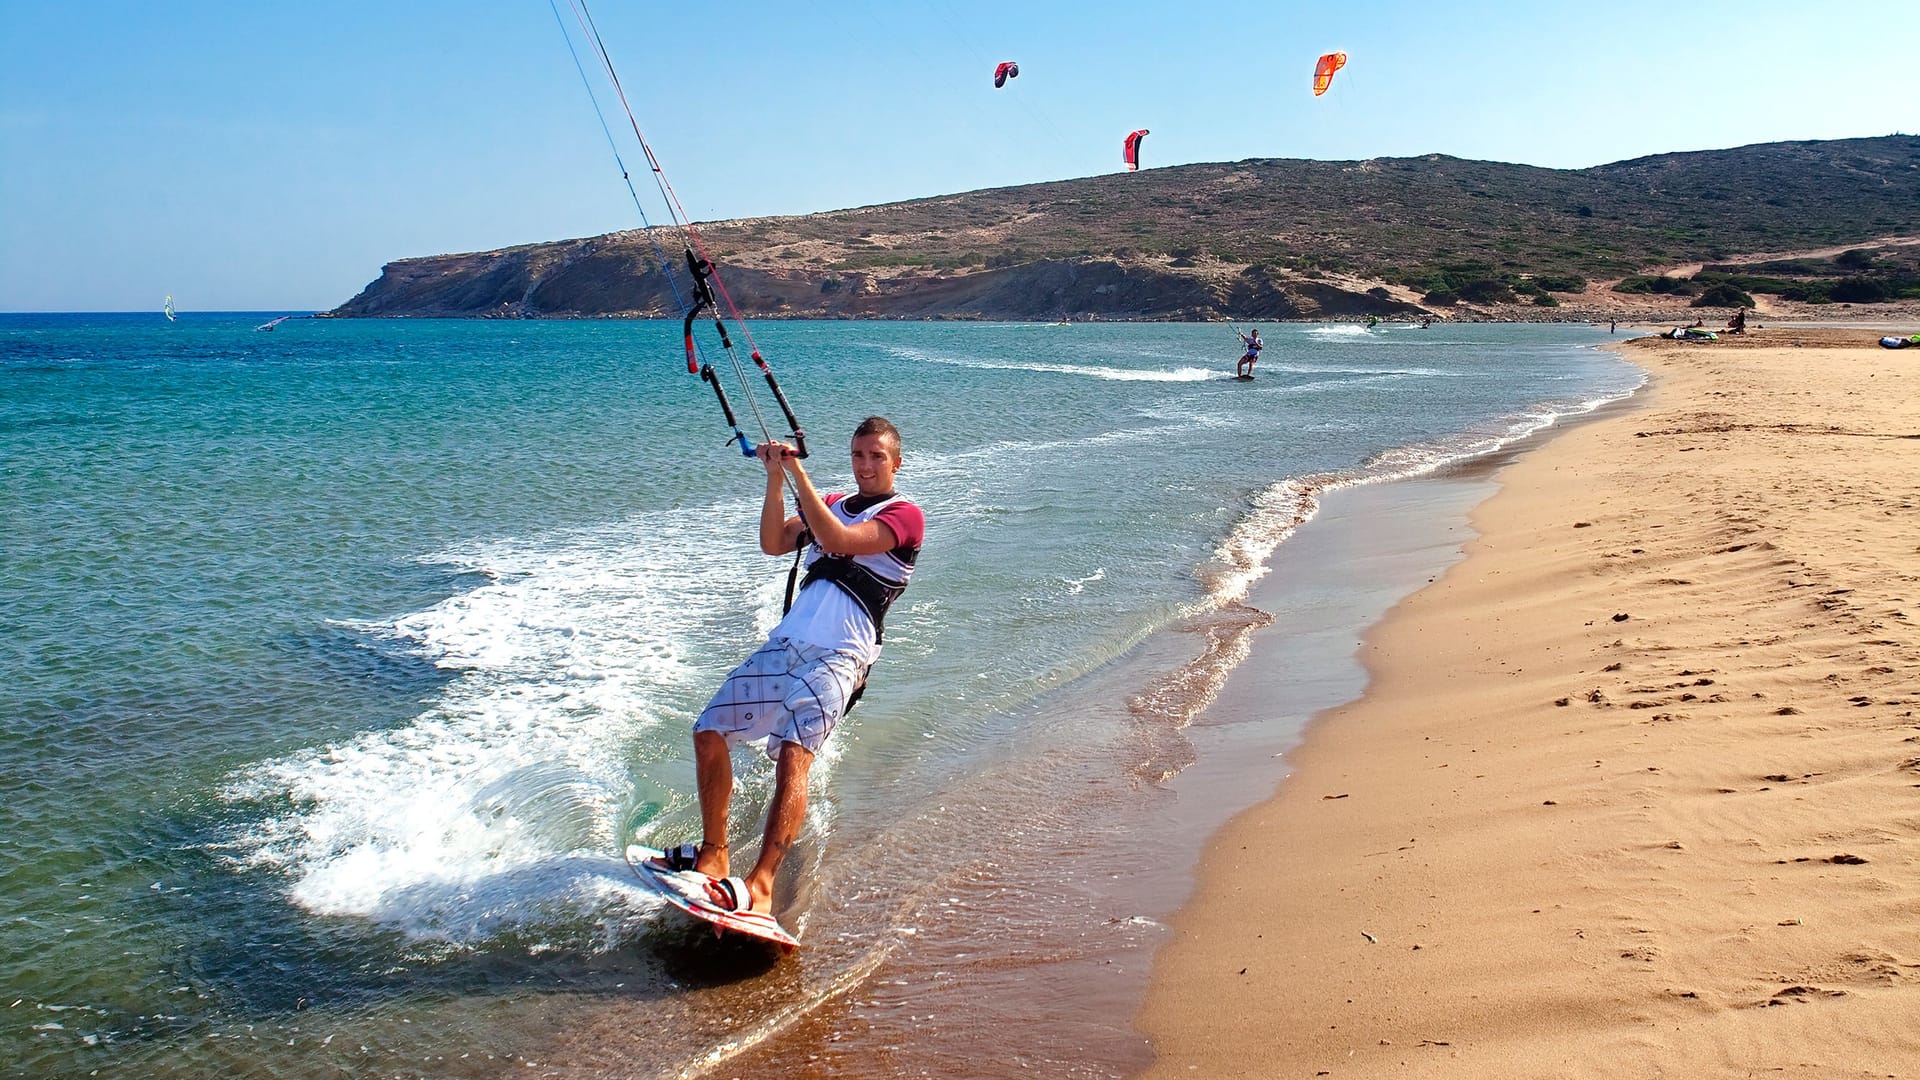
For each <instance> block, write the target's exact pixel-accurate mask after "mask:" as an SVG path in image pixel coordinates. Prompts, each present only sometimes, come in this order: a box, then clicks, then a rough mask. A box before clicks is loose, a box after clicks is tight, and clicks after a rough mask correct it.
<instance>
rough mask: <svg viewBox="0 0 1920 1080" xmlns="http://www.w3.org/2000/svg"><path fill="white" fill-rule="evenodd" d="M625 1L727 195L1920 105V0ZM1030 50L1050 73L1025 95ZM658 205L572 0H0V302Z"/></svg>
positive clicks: (469, 243) (1905, 115)
mask: <svg viewBox="0 0 1920 1080" xmlns="http://www.w3.org/2000/svg"><path fill="white" fill-rule="evenodd" d="M561 10H562V12H563V13H564V12H566V6H565V0H561ZM1828 11H1831V12H1832V14H1829V13H1828ZM593 14H594V16H595V18H596V19H597V20H598V22H599V25H600V29H601V32H602V35H603V37H604V39H605V41H606V43H607V47H608V50H609V51H610V52H611V53H612V55H613V59H614V63H615V65H616V67H617V68H618V70H619V71H620V74H621V77H622V79H623V81H624V82H625V84H626V87H627V91H628V95H629V98H630V100H631V101H632V103H633V107H634V111H635V113H636V115H637V116H638V118H639V120H640V124H641V128H642V130H643V131H644V132H645V133H646V135H647V137H648V139H649V141H650V142H652V144H653V146H654V149H655V150H656V152H658V154H659V155H660V158H661V161H662V164H663V165H664V166H665V168H666V171H667V175H668V177H669V179H671V180H672V182H673V184H674V186H675V188H676V189H677V190H678V192H679V194H680V196H681V198H682V200H683V202H684V203H685V205H686V207H687V209H688V211H689V212H690V213H692V214H693V216H694V217H695V218H696V219H701V220H704V219H710V218H723V217H739V216H748V215H759V214H792V213H807V212H811V211H818V210H832V209H838V208H842V207H849V206H861V205H866V204H871V203H878V202H888V201H892V200H896V199H907V198H915V197H919V196H927V195H939V194H945V193H950V192H957V191H967V190H971V189H974V188H981V187H993V186H1000V185H1005V184H1018V183H1027V182H1031V181H1042V180H1058V179H1065V178H1070V177H1079V176H1088V175H1092V174H1096V173H1101V172H1108V171H1113V170H1116V169H1118V168H1119V167H1120V160H1119V158H1120V140H1121V138H1122V136H1124V135H1125V134H1126V133H1127V132H1128V131H1130V130H1132V129H1134V128H1141V127H1144V128H1149V129H1151V130H1152V132H1153V134H1152V135H1151V136H1149V137H1148V139H1147V143H1146V149H1145V152H1144V159H1145V162H1146V164H1147V165H1148V167H1157V166H1166V165H1175V164H1183V163H1187V162H1196V161H1232V160H1238V159H1241V158H1249V157H1304V158H1322V159H1357V158H1370V157H1383V156H1405V155H1414V154H1423V153H1430V152H1438V153H1445V154H1452V155H1456V156H1459V157H1467V158H1485V159H1492V160H1498V161H1513V162H1523V163H1527V164H1532V165H1544V166H1551V167H1555V168H1578V167H1583V166H1588V165H1596V164H1601V163H1604V162H1609V161H1618V160H1622V159H1625V158H1631V157H1638V156H1641V155H1645V154H1656V153H1664V152H1668V151H1676V150H1700V149H1712V148H1719V147H1728V146H1738V145H1742V144H1746V143H1753V142H1768V141H1774V140H1781V139H1820V138H1845V137H1854V136H1868V135H1886V134H1891V133H1893V132H1896V131H1904V132H1914V131H1916V130H1920V65H1916V64H1915V63H1914V61H1913V56H1912V53H1913V47H1914V42H1915V41H1916V40H1920V3H1914V2H1912V0H1886V2H1856V3H1849V4H1842V5H1836V6H1834V7H1832V8H1830V9H1826V8H1821V7H1819V6H1818V5H1812V4H1807V3H1805V2H1804V0H1800V2H1775V0H1746V2H1729V3H1722V2H1718V0H1659V2H1642V0H1616V2H1612V3H1607V2H1601V3H1594V4H1560V3H1553V2H1540V0H1532V2H1527V3H1513V4H1502V3H1460V4H1437V3H1432V2H1423V3H1414V2H1402V0H1378V2H1368V0H1318V2H1311V3H1293V2H1285V0H1213V2H1211V3H1204V4H1203V3H1190V2H1189V3H1172V2H1156V3H1130V2H1126V0H1106V2H1100V3H1092V2H1083V0H1055V2H1046V0H1023V2H1000V0H825V2H823V3H820V4H804V3H795V2H793V0H781V2H772V0H769V2H759V0H736V2H734V3H730V4H709V3H701V2H699V0H694V2H692V3H688V2H684V0H676V2H674V3H651V2H650V3H635V2H632V0H597V2H595V3H594V5H593ZM1334 49H1343V50H1345V51H1346V52H1347V53H1348V55H1349V57H1350V60H1349V63H1348V66H1347V68H1346V70H1345V71H1343V72H1341V73H1340V76H1339V78H1338V79H1337V80H1336V82H1335V85H1334V88H1333V91H1332V93H1330V94H1329V95H1328V96H1327V97H1325V98H1321V99H1317V100H1316V99H1315V98H1313V96H1312V95H1311V93H1310V92H1309V89H1308V86H1309V83H1310V81H1311V79H1310V76H1311V69H1312V65H1313V61H1314V58H1315V57H1317V56H1318V55H1319V54H1320V53H1322V52H1327V51H1331V50H1334ZM1002 59H1011V60H1016V61H1018V62H1019V64H1020V70H1021V75H1020V77H1019V79H1018V80H1016V81H1014V82H1013V83H1011V84H1009V85H1008V87H1007V88H1006V89H1004V90H1000V91H995V90H994V89H993V87H992V84H991V74H992V66H993V64H994V63H995V62H996V61H998V60H1002ZM590 73H591V72H590ZM614 115H615V117H618V116H619V114H618V113H617V112H616V113H615V114H614ZM620 120H621V122H624V118H623V117H622V118H620ZM622 150H623V153H625V154H626V158H627V162H628V164H629V166H638V165H640V164H641V162H640V155H639V153H638V152H637V150H633V149H632V148H631V147H630V146H629V145H627V144H623V146H622ZM651 194H652V192H651V186H650V185H649V186H648V187H646V188H643V189H642V195H643V196H650V195H651ZM646 206H647V212H648V213H649V214H650V215H654V216H655V218H656V220H658V219H659V216H660V215H659V214H657V213H656V211H657V209H658V208H657V206H656V205H655V204H654V203H653V202H648V203H647V204H646ZM637 224H638V219H637V215H636V213H635V211H634V208H633V206H632V204H631V202H630V201H629V200H628V197H627V193H626V189H625V187H624V186H623V185H622V184H621V183H620V180H619V174H618V172H617V171H616V169H615V166H614V164H613V159H612V155H611V153H610V152H609V150H608V148H607V145H606V141H605V139H604V137H603V136H602V135H601V133H600V129H599V125H598V122H597V121H596V120H595V119H594V115H593V110H592V107H591V105H590V103H589V101H588V98H587V96H586V90H585V89H583V87H582V85H581V83H580V79H579V76H578V74H577V73H576V72H575V70H574V68H573V62H572V60H571V59H569V57H568V54H567V50H566V44H565V39H564V38H563V37H562V36H561V31H560V28H559V25H558V24H557V23H556V22H555V20H554V16H553V13H552V12H551V11H550V10H549V8H548V6H547V2H546V0H467V2H460V3H455V2H451V0H382V2H377V3H376V2H370V0H330V2H326V3H316V4H279V3H262V2H258V0H255V2H251V3H245V4H241V3H225V2H213V0H207V2H199V0H178V2H175V3H170V4H156V3H151V2H143V3H118V2H105V0H103V2H97V3H72V4H61V3H43V2H37V0H36V2H28V0H0V310H10V311H112V310H152V309H157V308H158V306H159V304H160V300H161V298H162V297H163V296H165V295H167V294H169V293H171V294H172V295H173V296H174V297H175V298H176V304H177V306H178V307H179V308H180V310H182V311H192V310H257V311H294V310H312V309H320V308H328V307H332V306H334V305H335V304H338V303H340V302H342V301H344V300H346V299H347V298H348V297H349V296H351V295H352V294H354V293H355V292H357V291H358V290H359V289H360V288H361V287H362V286H363V285H365V284H366V283H367V282H368V281H370V280H372V279H373V278H374V277H375V276H376V275H377V274H378V273H379V271H380V266H381V264H382V263H384V262H386V261H387V260H389V259H394V258H400V257H405V256H411V255H431V254H438V253H442V252H452V251H473V250H484V249H487V248H494V247H504V246H507V245H511V244H520V243H528V242H532V241H539V240H553V239H560V238H564V237H572V236H587V235H593V234H597V233H602V232H608V231H611V230H614V229H621V228H630V227H633V226H635V225H637Z"/></svg>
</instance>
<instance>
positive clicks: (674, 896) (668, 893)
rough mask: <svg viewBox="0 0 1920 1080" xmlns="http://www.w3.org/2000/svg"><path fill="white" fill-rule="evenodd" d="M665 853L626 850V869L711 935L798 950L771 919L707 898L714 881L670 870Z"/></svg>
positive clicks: (637, 848) (631, 847)
mask: <svg viewBox="0 0 1920 1080" xmlns="http://www.w3.org/2000/svg"><path fill="white" fill-rule="evenodd" d="M665 859H666V855H665V853H664V852H661V851H657V850H655V849H653V848H650V847H646V846H644V845H642V844H629V845H628V846H627V865H628V866H630V867H632V868H633V876H634V877H636V878H638V879H639V880H640V884H641V885H642V886H644V887H646V889H647V890H648V891H649V892H652V893H654V894H655V895H657V896H659V897H660V899H662V900H665V901H666V902H667V903H669V904H671V905H673V906H674V907H676V908H679V909H680V910H681V911H684V912H686V913H687V914H689V915H691V916H693V917H694V918H696V919H699V920H701V921H702V922H707V923H711V924H713V932H714V933H715V934H716V935H718V934H723V933H725V932H727V931H729V930H730V931H732V932H734V933H736V934H745V935H747V936H748V937H752V938H758V939H760V940H761V941H770V942H772V943H774V944H775V945H779V946H780V947H782V948H784V949H786V950H787V951H788V952H791V951H793V950H794V949H797V948H799V947H800V939H799V938H796V937H794V936H793V935H792V934H789V933H787V931H786V928H785V927H783V926H781V925H780V923H779V921H778V920H777V919H775V918H774V917H773V916H771V915H763V914H760V913H759V912H755V911H728V910H727V909H725V908H723V907H721V906H719V905H718V904H715V903H714V902H713V901H712V900H711V899H709V898H708V897H707V882H709V881H713V880H714V879H713V878H710V877H708V876H707V875H705V874H703V873H701V872H699V871H698V870H669V869H668V868H667V865H666V862H665Z"/></svg>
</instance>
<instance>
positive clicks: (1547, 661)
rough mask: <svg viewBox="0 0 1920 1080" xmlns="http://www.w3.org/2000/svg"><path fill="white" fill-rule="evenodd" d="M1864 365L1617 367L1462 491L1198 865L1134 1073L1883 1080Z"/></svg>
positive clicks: (1885, 649)
mask: <svg viewBox="0 0 1920 1080" xmlns="http://www.w3.org/2000/svg"><path fill="white" fill-rule="evenodd" d="M1877 337H1878V333H1877V332H1874V331H1844V330H1792V329H1771V330H1768V331H1765V332H1761V333H1755V334H1753V335H1750V336H1749V337H1748V338H1747V339H1746V340H1741V339H1728V340H1724V341H1723V342H1721V343H1719V344H1715V345H1693V344H1686V343H1678V342H1656V341H1651V340H1647V341H1641V342H1635V343H1633V344H1630V345H1626V346H1623V350H1622V351H1624V352H1625V353H1626V354H1627V355H1628V357H1629V358H1630V359H1633V360H1634V361H1636V362H1638V363H1641V364H1643V365H1645V366H1646V367H1648V368H1649V369H1650V370H1651V371H1652V372H1653V373H1654V383H1653V385H1652V386H1651V388H1650V389H1649V390H1648V391H1646V392H1645V393H1644V394H1643V395H1642V396H1641V398H1639V399H1638V400H1639V402H1640V407H1639V408H1637V409H1634V410H1630V411H1626V412H1623V413H1620V414H1617V415H1614V416H1611V417H1607V418H1603V419H1600V420H1598V421H1596V422H1594V423H1590V424H1585V425H1578V426H1575V427H1572V428H1569V429H1567V430H1565V431H1564V432H1563V433H1561V434H1560V435H1559V436H1558V437H1556V438H1554V439H1553V440H1551V441H1550V442H1548V443H1547V444H1546V445H1545V446H1544V447H1542V448H1539V449H1537V450H1534V451H1531V452H1529V453H1526V454H1524V455H1522V456H1520V457H1519V458H1518V460H1516V461H1515V462H1513V463H1512V464H1510V465H1507V466H1506V467H1504V468H1503V469H1502V470H1501V471H1500V472H1499V474H1498V480H1499V483H1500V491H1499V493H1498V494H1496V495H1495V496H1493V497H1492V498H1491V499H1489V500H1488V501H1487V502H1486V503H1484V504H1482V505H1481V506H1480V507H1479V508H1478V509H1477V510H1476V511H1475V513H1474V516H1473V521H1474V526H1475V529H1476V530H1477V531H1478V533H1479V534H1480V538H1479V539H1478V540H1475V541H1473V542H1472V543H1471V544H1470V545H1469V549H1468V556H1467V558H1466V560H1465V561H1463V562H1461V563H1459V564H1457V565H1455V566H1454V567H1453V568H1452V569H1451V570H1449V571H1447V572H1446V573H1445V574H1444V575H1442V576H1440V577H1439V579H1438V581H1437V582H1436V583H1434V584H1432V585H1429V586H1428V587H1426V588H1424V589H1422V590H1421V591H1419V592H1418V593H1416V594H1414V595H1413V596H1411V597H1409V598H1408V599H1406V600H1404V601H1403V602H1401V603H1400V604H1399V605H1398V606H1397V607H1396V608H1395V609H1394V610H1393V612H1392V613H1391V614H1390V615H1389V616H1388V617H1387V619H1386V620H1385V621H1384V622H1382V623H1381V624H1380V625H1379V626H1377V627H1376V628H1375V629H1374V630H1372V631H1371V632H1370V633H1369V634H1368V635H1367V638H1366V642H1365V645H1364V648H1363V650H1362V653H1363V656H1364V659H1365V661H1366V664H1367V667H1368V671H1369V674H1370V682H1369V684H1368V689H1367V691H1366V694H1365V696H1364V697H1363V698H1362V699H1360V700H1359V701H1358V702H1355V703H1354V704H1351V705H1348V706H1345V707H1342V708H1338V709H1335V710H1333V711H1331V712H1329V713H1327V714H1324V715H1322V716H1320V717H1319V718H1317V719H1316V720H1315V721H1314V723H1313V726H1312V727H1311V729H1310V730H1309V733H1308V736H1307V740H1306V742H1305V743H1304V744H1303V745H1302V746H1300V747H1298V748H1296V749H1295V750H1293V751H1292V752H1290V753H1289V754H1288V755H1287V760H1286V765H1287V767H1288V769H1289V770H1290V771H1291V773H1292V775H1291V776H1289V777H1288V778H1287V779H1286V780H1285V781H1284V782H1281V783H1280V784H1279V791H1278V794H1277V795H1276V796H1275V797H1274V798H1272V799H1271V800H1270V801H1267V802H1265V803H1263V804H1261V805H1259V806H1257V807H1255V808H1254V809H1252V810H1249V811H1247V812H1245V813H1242V814H1239V815H1238V816H1237V817H1235V818H1234V819H1233V821H1232V822H1231V823H1230V824H1229V825H1228V826H1227V827H1226V828H1224V829H1223V830H1222V831H1221V832H1219V833H1218V834H1216V835H1215V836H1214V838H1213V839H1212V840H1211V841H1210V843H1209V844H1208V846H1207V849H1206V852H1205V854H1204V856H1203V860H1202V869H1201V873H1200V878H1199V881H1198V883H1197V886H1196V891H1195V894H1194V896H1193V898H1192V900H1191V901H1190V902H1189V903H1188V905H1187V906H1186V907H1185V908H1184V909H1182V910H1181V911H1180V912H1179V914H1178V915H1177V916H1175V918H1174V920H1173V934H1172V937H1171V940H1170V941H1169V943H1168V944H1167V945H1166V946H1165V947H1164V948H1163V949H1162V950H1161V952H1160V953H1159V954H1158V956H1157V957H1156V961H1155V967H1154V972H1153V976H1152V985H1151V988H1150V990H1149V994H1148V999H1147V1004H1146V1006H1145V1008H1144V1010H1143V1011H1142V1013H1141V1014H1140V1016H1139V1019H1138V1023H1139V1026H1140V1028H1141V1030H1142V1031H1144V1032H1145V1033H1146V1034H1147V1035H1148V1036H1149V1038H1150V1039H1151V1040H1152V1043H1153V1045H1154V1048H1155V1050H1156V1052H1157V1055H1158V1057H1157V1062H1156V1064H1155V1065H1154V1066H1153V1067H1151V1068H1150V1069H1149V1071H1148V1073H1147V1075H1149V1076H1153V1077H1175V1076H1188V1075H1194V1074H1196V1073H1203V1074H1206V1075H1214V1076H1261V1077H1274V1076H1277V1077H1285V1076H1301V1077H1312V1076H1318V1075H1327V1076H1335V1077H1340V1076H1360V1077H1364V1076H1381V1075H1393V1076H1434V1077H1485V1076H1555V1077H1561V1076H1589V1075H1591V1076H1602V1075H1605V1076H1614V1075H1629V1076H1687V1077H1696V1076H1747V1075H1753V1074H1756V1073H1760V1072H1765V1073H1767V1074H1768V1075H1783V1076H1809V1077H1811V1076H1819V1077H1832V1076H1913V1075H1920V1021H1917V1020H1916V1018H1917V1017H1920V718H1917V717H1916V710H1917V709H1920V631H1917V630H1916V627H1915V623H1916V621H1920V357H1915V356H1913V355H1911V354H1908V353H1901V352H1893V351H1888V350H1882V349H1880V348H1878V347H1876V346H1875V345H1873V342H1874V340H1876V339H1877ZM1281 644H1283V643H1280V642H1275V641H1271V640H1266V641H1258V642H1256V643H1255V645H1254V651H1253V654H1252V655H1251V656H1250V657H1249V659H1248V661H1247V662H1246V663H1245V664H1243V665H1241V667H1240V668H1239V669H1238V670H1237V671H1236V674H1235V676H1234V679H1233V680H1231V681H1230V682H1229V685H1228V687H1227V688H1226V689H1225V690H1224V691H1223V692H1222V694H1221V698H1220V701H1219V702H1217V703H1216V705H1215V707H1214V708H1213V709H1212V710H1210V711H1209V717H1211V716H1212V714H1214V713H1222V712H1223V710H1229V711H1230V710H1233V709H1244V708H1246V707H1247V706H1246V704H1245V702H1247V701H1248V700H1260V699H1265V700H1282V699H1284V697H1285V696H1286V695H1287V693H1288V687H1287V685H1286V684H1285V682H1284V680H1283V679H1281V678H1278V677H1275V675H1274V674H1273V673H1274V672H1277V671H1281V670H1283V669H1282V668H1281V667H1280V666H1279V661H1280V657H1279V656H1278V654H1277V653H1275V652H1273V651H1272V650H1273V649H1274V648H1275V647H1276V646H1279V645H1281ZM1209 717H1203V718H1202V719H1201V721H1199V722H1197V723H1196V727H1203V726H1205V725H1206V724H1208V723H1215V722H1222V721H1220V720H1219V719H1218V718H1214V719H1209ZM1176 783H1177V781H1176ZM1192 796H1193V797H1196V798H1197V797H1203V793H1202V792H1200V791H1194V792H1192Z"/></svg>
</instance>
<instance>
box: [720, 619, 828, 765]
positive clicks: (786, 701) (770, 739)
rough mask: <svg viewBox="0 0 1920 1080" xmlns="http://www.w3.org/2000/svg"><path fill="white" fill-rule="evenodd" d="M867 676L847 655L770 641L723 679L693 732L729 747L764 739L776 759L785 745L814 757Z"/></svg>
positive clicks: (786, 641)
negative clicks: (794, 745)
mask: <svg viewBox="0 0 1920 1080" xmlns="http://www.w3.org/2000/svg"><path fill="white" fill-rule="evenodd" d="M865 674H866V673H865V671H864V670H863V668H862V666H861V664H860V661H859V659H858V658H856V657H854V656H852V655H850V654H848V653H844V652H840V651H838V650H835V649H825V648H821V647H820V646H818V645H807V644H803V643H801V642H797V641H790V640H788V639H786V638H772V639H769V640H768V642H767V643H766V644H765V645H762V646H761V647H760V649H759V651H757V652H755V653H754V654H753V655H752V656H749V657H747V658H746V660H744V661H743V662H742V663H741V664H740V666H739V667H737V668H734V669H733V671H732V672H730V673H729V674H728V675H727V678H726V681H725V682H723V683H721V684H720V689H719V690H718V691H717V692H716V693H715V694H714V695H713V700H712V701H709V702H707V707H706V709H704V710H703V711H702V712H701V713H700V719H698V720H696V721H694V723H693V730H695V731H712V732H717V733H718V734H720V735H724V736H726V740H727V745H728V746H729V747H734V746H739V745H740V744H741V743H749V742H756V741H759V740H761V739H765V740H766V750H767V756H768V757H770V758H773V759H775V760H778V759H779V757H780V744H781V743H783V742H790V743H798V744H800V745H801V746H804V747H806V748H807V750H808V751H810V752H812V753H815V754H818V753H819V752H820V747H821V746H823V745H825V744H826V741H827V736H829V735H831V734H833V729H834V727H835V726H836V725H838V724H839V723H840V718H841V717H842V716H844V715H846V711H847V700H848V699H849V698H851V697H852V696H853V692H854V691H855V690H856V689H858V688H859V686H860V683H861V681H862V678H863V677H864V675H865Z"/></svg>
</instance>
